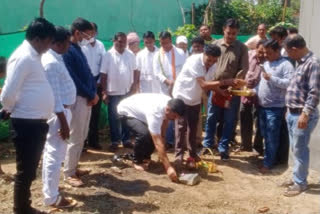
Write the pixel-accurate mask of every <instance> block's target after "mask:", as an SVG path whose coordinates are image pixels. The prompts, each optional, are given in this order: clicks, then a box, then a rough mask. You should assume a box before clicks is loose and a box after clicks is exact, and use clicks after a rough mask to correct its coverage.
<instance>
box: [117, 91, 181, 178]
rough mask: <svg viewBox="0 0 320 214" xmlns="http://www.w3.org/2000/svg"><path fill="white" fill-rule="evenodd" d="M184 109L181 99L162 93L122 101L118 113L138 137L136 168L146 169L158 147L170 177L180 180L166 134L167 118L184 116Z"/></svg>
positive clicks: (140, 95) (135, 148) (136, 141)
mask: <svg viewBox="0 0 320 214" xmlns="http://www.w3.org/2000/svg"><path fill="white" fill-rule="evenodd" d="M146 100H147V101H148V102H146ZM184 109H185V105H184V103H183V101H182V100H180V99H171V98H170V97H169V96H167V95H163V94H136V95H133V96H131V97H129V98H126V99H124V100H123V101H121V102H120V104H119V105H118V113H119V115H121V117H122V120H123V122H124V124H125V125H126V126H127V127H128V129H129V130H130V132H131V133H132V134H133V136H134V137H135V146H134V153H133V158H134V160H133V162H134V167H135V168H136V169H138V170H145V169H146V168H147V166H148V164H149V163H150V161H151V155H152V153H153V151H154V149H156V150H157V151H158V155H159V159H160V160H161V162H162V164H163V166H164V168H165V170H166V172H167V175H168V176H169V178H170V179H171V180H172V181H178V177H177V173H176V171H175V169H174V168H173V167H172V166H171V164H170V162H169V159H168V157H167V154H166V151H165V143H164V142H163V137H164V134H165V130H166V126H167V123H168V121H169V120H175V119H177V118H178V117H180V116H182V115H183V113H184Z"/></svg>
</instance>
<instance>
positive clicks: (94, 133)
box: [88, 87, 102, 146]
mask: <svg viewBox="0 0 320 214" xmlns="http://www.w3.org/2000/svg"><path fill="white" fill-rule="evenodd" d="M97 94H98V96H99V102H98V103H97V104H96V105H94V106H92V109H91V118H90V124H89V133H88V145H89V146H95V145H97V144H99V118H100V109H101V103H102V88H101V87H98V88H97Z"/></svg>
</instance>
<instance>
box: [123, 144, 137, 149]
mask: <svg viewBox="0 0 320 214" xmlns="http://www.w3.org/2000/svg"><path fill="white" fill-rule="evenodd" d="M133 147H134V146H133V144H132V143H126V144H123V148H127V149H133Z"/></svg>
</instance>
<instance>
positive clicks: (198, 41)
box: [191, 36, 204, 46]
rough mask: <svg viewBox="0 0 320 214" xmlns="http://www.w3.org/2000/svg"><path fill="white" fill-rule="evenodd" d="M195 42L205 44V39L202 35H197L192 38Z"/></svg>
mask: <svg viewBox="0 0 320 214" xmlns="http://www.w3.org/2000/svg"><path fill="white" fill-rule="evenodd" d="M193 43H198V44H200V45H202V46H204V39H202V38H201V37H200V36H197V37H195V38H193V39H192V41H191V44H193Z"/></svg>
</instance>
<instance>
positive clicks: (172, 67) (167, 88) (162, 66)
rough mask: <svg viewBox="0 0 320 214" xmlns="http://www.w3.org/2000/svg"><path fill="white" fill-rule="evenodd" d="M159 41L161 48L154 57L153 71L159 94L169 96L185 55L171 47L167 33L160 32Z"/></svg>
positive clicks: (178, 49) (170, 40) (169, 35)
mask: <svg viewBox="0 0 320 214" xmlns="http://www.w3.org/2000/svg"><path fill="white" fill-rule="evenodd" d="M159 40H160V45H161V48H160V49H159V51H158V52H157V53H156V54H155V56H154V59H153V70H154V72H155V74H156V76H157V77H158V79H159V81H160V83H161V87H160V93H162V94H166V95H170V96H171V93H172V88H173V85H174V81H175V80H176V77H177V76H178V74H179V73H180V71H181V69H182V66H183V64H184V62H185V61H186V55H185V53H184V52H183V50H182V49H180V48H176V47H175V46H174V45H172V39H171V34H170V33H169V32H161V33H160V35H159Z"/></svg>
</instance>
